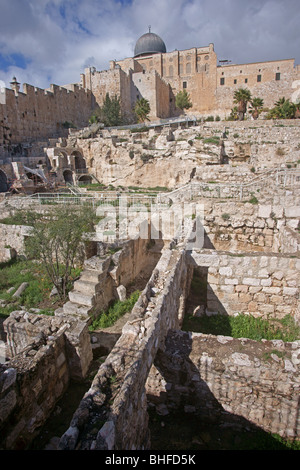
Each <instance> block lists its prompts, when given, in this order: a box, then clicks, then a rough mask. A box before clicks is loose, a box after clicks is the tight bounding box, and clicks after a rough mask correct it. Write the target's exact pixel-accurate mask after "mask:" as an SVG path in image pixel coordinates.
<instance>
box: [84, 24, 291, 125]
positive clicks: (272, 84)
mask: <svg viewBox="0 0 300 470" xmlns="http://www.w3.org/2000/svg"><path fill="white" fill-rule="evenodd" d="M299 79H300V66H296V67H295V65H294V59H284V60H276V61H269V62H256V63H250V64H242V65H234V64H231V63H229V62H227V63H226V62H222V61H219V62H218V58H217V55H216V52H215V51H214V45H213V44H209V45H208V46H205V47H193V48H191V49H186V50H182V51H179V50H175V51H172V52H167V48H166V45H165V42H164V41H163V39H162V38H161V37H160V36H158V35H157V34H155V33H153V32H151V30H150V28H149V32H147V33H146V34H143V35H142V36H141V37H140V38H139V39H138V40H137V42H136V45H135V48H134V54H133V57H130V58H126V59H123V60H112V61H111V62H110V69H109V70H107V71H100V72H98V71H96V69H95V68H88V69H85V72H84V74H82V75H81V84H82V86H83V87H84V88H85V89H88V90H90V91H91V92H92V93H93V95H94V97H95V100H96V102H97V103H98V104H99V105H101V103H102V102H103V99H104V97H105V95H106V93H107V92H108V93H109V94H110V95H113V94H116V95H118V96H120V98H121V103H122V112H123V115H124V116H127V117H128V118H130V116H131V113H132V109H133V107H134V104H135V102H136V100H137V99H139V98H141V97H144V98H146V99H147V100H148V101H149V103H150V107H151V114H150V118H151V119H158V118H168V117H171V116H175V115H176V114H178V112H179V110H178V109H177V110H176V107H175V97H176V94H177V93H178V92H179V91H181V90H184V89H185V90H186V91H187V92H188V93H189V95H190V98H191V101H192V104H193V106H192V108H191V109H190V110H189V111H188V113H189V114H192V115H196V116H197V115H204V116H205V115H211V114H212V115H219V116H221V117H225V116H226V115H228V114H229V113H230V110H231V108H232V106H233V94H234V91H235V90H237V89H238V88H240V87H244V88H248V89H249V90H250V91H251V94H252V96H255V97H260V98H263V100H264V104H265V106H266V107H272V106H273V105H274V102H275V101H276V100H277V99H279V98H281V97H282V96H285V97H286V98H290V99H292V100H293V101H296V100H297V99H299V98H300V82H299Z"/></svg>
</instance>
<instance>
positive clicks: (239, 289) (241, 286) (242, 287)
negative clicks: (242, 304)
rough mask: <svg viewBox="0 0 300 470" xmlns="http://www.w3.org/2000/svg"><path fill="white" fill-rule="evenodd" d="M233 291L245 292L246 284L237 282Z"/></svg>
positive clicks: (246, 290)
mask: <svg viewBox="0 0 300 470" xmlns="http://www.w3.org/2000/svg"><path fill="white" fill-rule="evenodd" d="M235 291H236V292H242V293H244V294H245V293H246V292H248V286H244V285H242V284H238V285H237V286H235Z"/></svg>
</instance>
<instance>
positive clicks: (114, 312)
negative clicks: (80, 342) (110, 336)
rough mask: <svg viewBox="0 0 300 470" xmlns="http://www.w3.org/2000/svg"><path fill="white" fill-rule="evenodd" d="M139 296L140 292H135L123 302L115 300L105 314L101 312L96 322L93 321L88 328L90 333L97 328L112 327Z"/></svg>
mask: <svg viewBox="0 0 300 470" xmlns="http://www.w3.org/2000/svg"><path fill="white" fill-rule="evenodd" d="M139 296H140V291H138V290H137V291H135V292H133V294H131V296H130V297H129V298H128V299H126V300H124V301H121V300H117V301H116V302H115V303H114V304H113V305H112V306H111V307H109V309H108V310H107V311H106V312H102V313H101V314H100V316H99V318H97V319H96V320H94V321H93V323H92V324H91V326H90V327H89V330H90V331H94V330H96V329H98V328H108V327H109V326H112V325H113V324H114V323H115V322H116V321H117V320H118V319H119V318H121V317H122V316H123V315H125V313H128V312H130V311H131V310H132V309H133V307H134V305H135V303H136V302H137V300H138V298H139Z"/></svg>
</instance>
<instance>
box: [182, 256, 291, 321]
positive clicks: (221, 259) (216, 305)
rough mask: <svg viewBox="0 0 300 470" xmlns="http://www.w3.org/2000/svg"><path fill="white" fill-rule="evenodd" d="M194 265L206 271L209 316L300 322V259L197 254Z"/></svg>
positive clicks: (193, 259) (192, 257)
mask: <svg viewBox="0 0 300 470" xmlns="http://www.w3.org/2000/svg"><path fill="white" fill-rule="evenodd" d="M191 262H192V263H193V264H194V266H195V267H197V266H198V267H202V268H206V276H207V277H206V279H207V303H206V311H207V313H208V314H217V313H222V314H226V315H235V314H237V313H244V314H251V315H253V316H255V317H265V318H267V317H268V316H271V317H272V318H283V317H284V316H285V315H291V316H292V317H294V318H295V320H296V321H299V318H298V308H299V285H300V278H299V272H300V261H299V259H298V258H296V257H292V256H291V257H288V256H284V255H274V254H273V255H272V254H264V255H261V256H258V255H257V254H255V253H254V254H249V255H248V254H243V253H240V254H239V253H236V254H234V253H233V254H230V253H222V252H216V251H213V250H202V251H199V252H197V251H196V250H194V251H193V252H192V255H191Z"/></svg>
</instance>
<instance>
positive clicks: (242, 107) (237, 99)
mask: <svg viewBox="0 0 300 470" xmlns="http://www.w3.org/2000/svg"><path fill="white" fill-rule="evenodd" d="M233 102H234V103H235V104H237V108H238V115H239V120H240V121H243V120H244V117H245V113H246V111H247V105H248V103H249V102H251V92H250V90H247V88H239V89H238V90H236V91H235V92H234V95H233Z"/></svg>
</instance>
